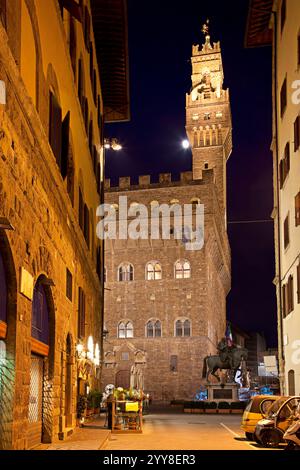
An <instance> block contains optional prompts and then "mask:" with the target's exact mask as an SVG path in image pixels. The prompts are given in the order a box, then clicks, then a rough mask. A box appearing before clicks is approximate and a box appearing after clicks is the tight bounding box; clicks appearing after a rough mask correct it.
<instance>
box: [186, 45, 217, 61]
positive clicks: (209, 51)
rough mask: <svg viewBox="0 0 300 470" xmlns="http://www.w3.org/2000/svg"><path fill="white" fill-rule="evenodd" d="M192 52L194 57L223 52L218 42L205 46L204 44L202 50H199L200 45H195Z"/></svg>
mask: <svg viewBox="0 0 300 470" xmlns="http://www.w3.org/2000/svg"><path fill="white" fill-rule="evenodd" d="M192 52H193V57H195V56H203V55H205V56H206V55H207V54H213V53H216V52H221V44H220V41H218V42H214V43H213V45H211V44H210V42H208V41H206V42H205V44H202V49H199V44H196V45H193V49H192ZM205 60H207V58H205Z"/></svg>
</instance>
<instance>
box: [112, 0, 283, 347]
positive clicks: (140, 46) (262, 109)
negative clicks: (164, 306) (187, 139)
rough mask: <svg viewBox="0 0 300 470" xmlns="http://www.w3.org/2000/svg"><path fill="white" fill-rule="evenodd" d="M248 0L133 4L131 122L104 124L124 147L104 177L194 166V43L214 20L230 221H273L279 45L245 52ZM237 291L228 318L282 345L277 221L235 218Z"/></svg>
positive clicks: (130, 6)
mask: <svg viewBox="0 0 300 470" xmlns="http://www.w3.org/2000/svg"><path fill="white" fill-rule="evenodd" d="M247 11H248V0H238V1H237V0H227V1H225V0H214V1H213V2H212V1H208V0H207V1H204V0H198V1H196V0H185V1H183V0H182V1H174V0H161V1H158V0H152V1H140V0H128V17H129V60H130V100H131V121H130V122H129V123H123V124H112V125H109V126H107V127H106V135H107V136H111V137H117V138H119V140H120V141H121V143H122V145H123V147H124V150H123V151H121V152H111V151H110V152H108V153H107V163H106V176H107V177H110V178H112V179H115V182H116V181H117V180H116V178H117V177H119V176H128V175H132V176H133V177H136V178H137V177H138V175H141V174H151V175H157V174H158V173H159V172H172V173H173V174H174V175H178V173H179V172H180V171H186V170H190V169H191V155H190V152H189V151H188V152H186V151H183V150H182V148H181V139H182V138H183V137H184V136H185V93H186V92H189V90H190V87H191V64H190V56H191V50H192V44H202V42H203V35H202V33H201V26H202V24H203V23H204V21H205V20H206V18H210V24H211V37H212V41H218V40H220V41H221V47H222V56H223V66H224V73H225V87H226V88H227V87H229V88H230V96H231V106H232V120H233V139H234V140H233V145H234V150H233V153H232V155H231V157H230V160H229V163H228V167H227V171H228V220H229V221H239V220H257V219H270V214H271V212H272V207H273V202H272V199H273V196H272V155H271V153H270V149H269V148H270V144H271V122H272V101H271V100H272V79H271V72H272V61H271V48H260V49H251V50H249V49H245V48H244V34H245V28H246V19H247ZM228 233H229V238H230V244H231V249H232V290H231V293H230V294H229V296H228V318H229V319H230V320H232V321H233V322H234V323H236V324H237V325H239V326H240V327H241V328H244V329H246V330H248V331H264V332H265V334H266V337H267V340H268V344H269V346H274V345H276V299H275V287H274V286H273V284H272V280H273V278H274V244H273V224H272V223H262V224H247V225H244V224H240V225H239V224H234V225H233V224H232V225H231V224H230V225H229V227H228Z"/></svg>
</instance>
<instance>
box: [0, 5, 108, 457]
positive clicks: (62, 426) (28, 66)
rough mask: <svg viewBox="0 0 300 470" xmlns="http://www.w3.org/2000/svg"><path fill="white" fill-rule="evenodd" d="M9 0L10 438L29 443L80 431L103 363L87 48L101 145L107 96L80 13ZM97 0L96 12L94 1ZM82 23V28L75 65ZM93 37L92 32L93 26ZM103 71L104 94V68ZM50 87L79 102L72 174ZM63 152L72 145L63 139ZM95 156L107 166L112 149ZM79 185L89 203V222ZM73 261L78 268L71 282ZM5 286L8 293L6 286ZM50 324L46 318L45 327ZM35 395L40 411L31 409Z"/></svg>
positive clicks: (3, 338)
mask: <svg viewBox="0 0 300 470" xmlns="http://www.w3.org/2000/svg"><path fill="white" fill-rule="evenodd" d="M85 3H86V2H85ZM0 6H1V21H0V80H2V81H3V82H4V84H5V88H6V100H5V101H4V102H3V101H2V102H1V104H0V218H1V221H2V223H4V222H3V221H6V222H9V224H11V226H12V227H13V229H14V230H4V229H3V228H5V227H4V226H3V225H0V254H1V258H2V260H3V265H4V276H3V278H1V281H2V284H1V285H2V286H3V285H5V284H4V283H6V287H7V304H6V311H1V317H0V320H1V321H0V325H1V328H0V346H1V348H0V448H5V449H10V448H13V449H27V448H29V447H31V446H32V445H34V444H37V443H39V442H52V441H53V440H56V439H58V438H60V439H63V438H64V437H65V436H66V435H67V434H68V433H70V432H71V431H72V430H73V429H74V427H75V425H76V402H77V395H78V393H79V392H80V391H81V390H79V389H78V387H80V388H81V389H84V388H86V387H87V386H89V387H90V388H97V387H98V386H99V367H97V361H96V360H95V361H94V360H90V361H86V364H84V366H86V367H85V372H84V370H83V367H82V366H83V364H82V362H81V363H79V361H78V360H77V355H76V345H77V344H78V341H79V339H78V315H79V313H78V310H79V306H78V302H79V300H78V292H79V287H80V288H81V289H82V290H83V291H84V293H85V332H84V334H81V342H82V345H83V348H86V347H87V341H88V337H92V338H93V342H94V346H95V345H96V343H98V346H99V348H101V337H100V336H101V335H100V331H101V318H100V312H101V298H100V292H101V288H100V281H99V276H98V274H97V269H96V268H97V253H99V252H100V244H99V241H98V240H97V238H96V234H95V230H94V224H93V214H94V213H95V210H96V207H97V206H98V204H99V200H100V197H99V180H98V188H97V177H96V176H97V175H96V174H95V172H94V169H93V164H92V158H91V154H90V149H89V145H88V144H89V141H88V138H89V135H90V136H91V134H88V133H87V126H85V123H84V119H83V117H82V114H81V108H80V103H79V100H78V96H77V89H78V60H79V57H81V58H82V64H83V68H84V71H85V74H84V76H85V83H84V87H85V94H86V97H87V103H88V108H89V110H90V115H89V122H92V125H93V126H94V127H93V137H92V139H93V140H92V143H93V144H94V145H98V146H99V148H100V144H101V133H100V130H99V127H98V124H97V123H98V120H97V117H98V114H99V113H100V115H101V114H102V101H101V100H100V98H99V100H98V104H99V106H101V108H100V109H98V110H97V106H96V105H95V102H97V99H96V100H94V99H93V96H92V91H91V87H90V84H89V67H90V61H89V53H88V52H87V50H86V47H85V44H84V38H83V34H82V25H81V23H80V22H79V21H77V20H74V23H73V20H72V19H71V16H70V14H69V13H68V11H67V10H65V9H63V11H62V13H63V16H62V13H61V11H60V8H59V3H58V2H57V1H54V0H51V1H50V0H47V1H46V2H45V1H44V0H39V1H35V2H33V1H31V0H26V1H25V0H22V1H21V0H9V1H6V2H4V1H1V2H0ZM86 6H87V11H90V6H89V3H88V4H87V5H86ZM71 22H72V27H74V28H75V32H74V34H75V36H76V38H77V41H76V47H75V52H74V50H73V60H74V57H75V61H74V62H73V63H72V61H71V59H72V58H71V56H70V53H69V51H70V41H71V38H70V24H71ZM73 40H74V36H73ZM89 40H91V41H92V42H93V33H92V30H91V32H90V37H89ZM73 45H74V44H73ZM94 51H95V49H94ZM91 53H92V54H93V50H91ZM74 54H75V56H74ZM94 54H95V52H94ZM94 64H97V60H96V56H94ZM72 67H73V69H72ZM96 67H97V66H96ZM74 71H75V76H74ZM95 74H96V79H97V83H96V84H95V86H96V90H97V93H98V94H99V97H100V95H101V90H100V81H99V76H98V71H97V68H95ZM50 92H51V93H52V94H53V95H55V96H56V99H57V101H58V103H59V107H57V108H56V110H57V109H59V108H60V109H61V117H62V119H64V117H65V116H66V115H67V114H68V112H70V115H69V116H70V126H69V139H68V147H67V149H65V151H66V153H67V155H68V159H67V164H68V166H67V173H66V174H65V175H63V173H62V168H61V169H60V167H59V165H58V159H57V158H55V151H56V150H54V149H57V147H56V144H55V142H53V140H52V143H51V142H50V145H49V137H48V136H49V128H50V127H51V123H53V119H54V117H53V115H52V116H51V113H50V104H49V93H50ZM93 123H94V124H93ZM89 132H90V133H91V127H89ZM57 136H58V134H56V138H58V137H57ZM90 138H91V137H90ZM54 140H55V137H54ZM51 144H52V145H51ZM65 144H66V138H64V139H63V145H65ZM61 151H62V153H61V155H63V152H64V149H63V148H62V150H61ZM96 158H97V162H98V164H99V165H100V163H101V162H102V158H103V156H102V153H101V154H97V156H96ZM97 162H96V163H97ZM98 178H99V177H98ZM79 188H80V190H81V193H82V195H83V200H84V203H85V215H84V219H85V222H84V226H82V228H83V229H82V228H81V227H80V223H79V222H80V217H81V215H80V211H81V207H80V201H79ZM87 214H89V215H90V217H88V216H87ZM6 228H8V227H6ZM98 266H99V260H98ZM67 269H68V270H69V272H70V273H71V276H72V277H71V281H70V278H69V281H70V283H69V285H68V287H67ZM0 277H1V276H0ZM4 278H5V279H4ZM37 285H39V286H41V287H40V289H41V292H44V293H45V296H46V297H45V298H46V303H47V314H48V318H47V322H48V326H47V328H48V330H49V332H48V333H49V334H48V340H46V341H44V342H40V341H37V340H36V339H35V338H33V336H32V331H33V330H32V328H33V320H32V318H33V317H32V315H33V311H34V306H33V301H34V298H35V297H34V295H35V292H36V290H35V289H34V288H35V287H36V286H37ZM0 296H3V297H2V300H3V299H4V291H2V292H0ZM3 302H4V300H3ZM0 304H1V302H0ZM1 306H3V304H1ZM37 311H39V307H37ZM36 321H38V320H36ZM44 326H45V325H43V324H41V325H39V326H38V327H37V328H38V329H39V328H40V330H41V331H42V330H43V328H44ZM44 343H45V344H44ZM93 353H94V351H93ZM34 360H36V362H37V363H38V364H39V365H40V367H41V368H42V372H41V374H40V377H39V380H40V387H41V389H40V390H39V392H38V393H37V394H36V395H35V392H34V390H33V375H34V372H35V371H34V366H33V362H34ZM98 365H99V364H98ZM87 371H88V372H87ZM36 401H38V402H39V410H38V411H37V413H38V414H39V416H38V418H37V419H35V416H34V413H35V412H34V411H31V412H30V407H34V405H35V404H36ZM30 413H32V414H31V416H30Z"/></svg>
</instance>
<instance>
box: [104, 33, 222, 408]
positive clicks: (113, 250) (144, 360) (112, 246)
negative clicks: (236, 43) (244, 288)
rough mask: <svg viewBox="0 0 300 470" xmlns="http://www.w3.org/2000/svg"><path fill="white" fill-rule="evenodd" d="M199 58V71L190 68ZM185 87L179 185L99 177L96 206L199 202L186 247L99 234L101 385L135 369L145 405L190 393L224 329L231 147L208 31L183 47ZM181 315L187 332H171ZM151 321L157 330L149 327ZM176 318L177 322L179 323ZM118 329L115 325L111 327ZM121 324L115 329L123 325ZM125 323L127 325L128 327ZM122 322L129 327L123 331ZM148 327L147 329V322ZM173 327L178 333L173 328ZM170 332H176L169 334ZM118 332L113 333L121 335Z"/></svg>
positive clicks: (164, 178) (118, 381) (162, 179)
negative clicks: (152, 271)
mask: <svg viewBox="0 0 300 470" xmlns="http://www.w3.org/2000/svg"><path fill="white" fill-rule="evenodd" d="M200 60H201V64H202V65H203V68H199V66H198V61H200ZM192 66H193V76H192V80H193V89H192V92H191V94H190V95H188V96H187V134H188V137H189V141H190V145H191V147H192V152H193V168H192V170H193V171H192V172H187V173H182V174H181V179H180V181H173V180H172V178H171V175H170V174H163V175H160V176H159V183H152V182H151V180H150V176H141V177H140V179H139V184H138V185H131V184H130V178H120V181H119V186H118V187H110V182H109V181H107V182H106V202H107V203H108V204H110V205H114V207H116V205H118V204H119V196H127V198H128V206H130V205H131V204H132V203H140V204H144V205H145V206H146V207H147V208H148V209H149V211H150V207H151V206H152V205H153V204H154V203H155V201H156V202H158V203H159V204H163V203H165V204H170V203H171V204H173V203H175V202H176V203H178V204H180V206H181V207H182V206H183V204H188V203H191V202H194V203H195V202H196V201H198V202H199V201H200V203H201V204H203V205H204V217H205V220H204V247H203V248H202V249H201V250H198V251H187V250H186V249H185V245H184V244H183V242H182V241H181V240H175V239H174V236H171V237H170V240H163V239H159V240H151V239H148V240H142V239H139V240H130V239H129V240H119V239H117V240H108V241H107V242H106V245H105V265H106V284H105V286H106V290H105V327H106V329H107V331H108V335H107V337H106V340H105V341H104V352H105V355H104V368H103V371H102V381H103V386H105V385H106V384H108V383H113V384H115V385H116V386H125V387H126V386H128V385H129V384H130V383H131V385H132V384H134V381H135V375H136V372H137V371H140V374H142V375H143V386H144V390H145V392H147V393H150V395H151V397H152V399H153V400H154V401H164V402H168V401H170V400H172V399H191V398H193V397H194V396H195V393H196V391H197V390H199V386H200V385H201V383H202V367H203V358H204V357H205V356H206V355H208V354H210V353H211V354H213V353H215V352H216V345H217V342H218V341H219V340H220V339H221V337H222V336H223V335H224V332H225V324H226V296H227V294H228V292H229V290H230V283H231V276H230V273H231V263H230V248H229V244H228V238H227V232H226V183H225V181H226V161H227V158H228V157H229V154H230V151H231V117H230V104H229V95H228V91H226V90H222V83H223V75H222V73H221V71H222V59H221V51H220V45H219V44H214V46H213V47H212V46H211V45H210V41H209V37H207V38H206V44H205V45H204V46H203V47H202V49H201V50H200V51H199V46H197V47H194V48H193V57H192ZM178 260H182V261H183V262H187V263H188V264H187V266H190V273H189V274H187V275H186V278H181V279H178V278H176V275H175V263H176V262H177V261H178ZM154 261H155V262H156V263H159V264H160V266H161V275H158V279H156V280H147V263H149V262H154ZM123 263H130V264H131V265H132V266H133V272H132V275H130V274H129V278H130V276H131V280H125V281H123V282H121V281H119V277H118V276H119V275H120V274H119V268H120V266H122V264H123ZM180 320H182V321H183V322H184V321H186V320H188V322H189V323H188V326H187V330H184V329H183V330H180V329H179V331H178V330H177V325H178V323H177V322H178V321H180ZM149 322H153V323H152V324H153V325H154V324H155V323H156V322H160V323H157V325H158V326H157V329H158V331H157V336H155V333H153V332H152V333H151V332H150V333H149V331H148V329H147V325H149ZM183 324H184V323H182V325H183ZM120 325H121V327H120ZM124 325H125V328H126V325H127V328H128V331H127V330H126V332H125V334H124V333H123V331H121V330H122V329H123V326H124ZM128 325H129V326H128ZM131 326H132V329H131ZM150 330H151V327H150ZM181 333H182V334H181ZM149 334H150V336H149ZM179 334H180V336H179ZM126 335H127V337H120V336H126Z"/></svg>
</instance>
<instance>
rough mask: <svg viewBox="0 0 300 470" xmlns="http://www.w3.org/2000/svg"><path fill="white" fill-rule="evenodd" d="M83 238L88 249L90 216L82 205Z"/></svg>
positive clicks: (86, 208)
mask: <svg viewBox="0 0 300 470" xmlns="http://www.w3.org/2000/svg"><path fill="white" fill-rule="evenodd" d="M83 233H84V238H85V241H86V243H87V246H88V248H89V247H90V214H89V209H88V206H87V205H86V204H84V230H83Z"/></svg>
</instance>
